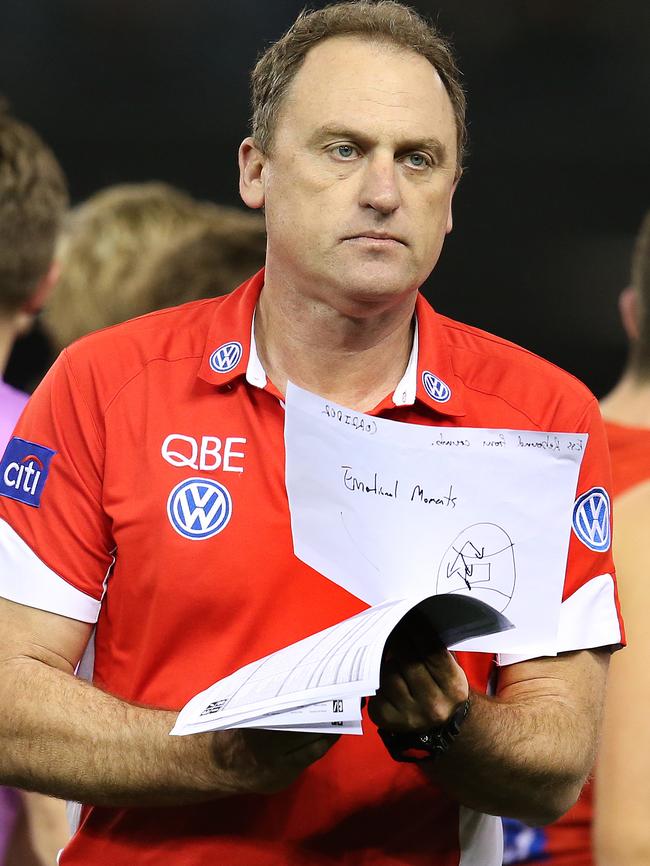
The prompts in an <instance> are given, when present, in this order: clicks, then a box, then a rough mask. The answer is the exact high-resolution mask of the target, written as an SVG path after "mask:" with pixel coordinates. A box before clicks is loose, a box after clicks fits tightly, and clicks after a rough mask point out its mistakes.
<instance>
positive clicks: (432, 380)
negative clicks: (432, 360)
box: [422, 370, 451, 403]
mask: <svg viewBox="0 0 650 866" xmlns="http://www.w3.org/2000/svg"><path fill="white" fill-rule="evenodd" d="M422 384H423V385H424V390H425V391H426V392H427V394H428V395H429V397H431V399H432V400H435V401H436V403H446V402H447V400H449V398H450V397H451V388H450V387H449V385H447V384H446V383H445V382H443V381H442V379H439V378H438V377H437V376H434V375H433V373H431V372H429V370H425V371H424V373H422Z"/></svg>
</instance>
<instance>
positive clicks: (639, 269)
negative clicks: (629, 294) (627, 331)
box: [630, 211, 650, 378]
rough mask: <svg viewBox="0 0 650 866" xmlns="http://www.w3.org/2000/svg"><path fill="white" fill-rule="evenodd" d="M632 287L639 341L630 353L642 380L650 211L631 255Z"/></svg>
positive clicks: (649, 335)
mask: <svg viewBox="0 0 650 866" xmlns="http://www.w3.org/2000/svg"><path fill="white" fill-rule="evenodd" d="M632 286H633V287H634V289H636V292H637V294H638V299H639V308H640V313H641V315H640V321H639V339H638V340H637V341H635V343H634V345H633V346H632V351H631V358H630V360H631V364H632V369H633V370H635V371H636V372H637V373H638V374H639V375H641V376H642V377H643V378H648V377H650V211H647V213H646V215H645V217H644V219H643V221H642V223H641V227H640V229H639V233H638V235H637V237H636V242H635V244H634V253H633V255H632Z"/></svg>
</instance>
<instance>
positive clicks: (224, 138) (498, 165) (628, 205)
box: [0, 0, 650, 395]
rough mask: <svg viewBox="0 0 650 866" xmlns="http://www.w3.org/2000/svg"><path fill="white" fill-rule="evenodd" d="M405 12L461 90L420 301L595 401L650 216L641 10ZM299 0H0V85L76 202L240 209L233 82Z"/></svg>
mask: <svg viewBox="0 0 650 866" xmlns="http://www.w3.org/2000/svg"><path fill="white" fill-rule="evenodd" d="M311 5H312V7H317V6H321V5H324V4H322V3H317V2H316V3H312V4H311ZM412 5H413V6H415V7H416V8H418V9H419V10H420V11H421V12H424V13H425V14H427V15H428V16H430V17H432V18H433V19H434V20H435V21H437V22H438V24H439V26H440V28H441V29H442V31H443V32H444V33H446V34H447V35H449V36H451V37H452V39H453V42H454V44H455V47H456V50H457V53H458V56H459V61H460V65H461V68H462V69H463V71H464V74H465V83H466V87H467V90H468V95H469V124H470V138H471V153H470V156H469V160H468V167H467V171H466V174H465V176H464V178H463V181H462V183H461V186H460V189H459V192H458V193H457V196H456V200H455V201H456V224H455V229H454V232H453V234H452V235H451V236H450V237H449V239H448V240H447V243H446V247H445V251H444V253H443V256H442V259H441V261H440V263H439V265H438V267H437V269H436V270H435V272H434V274H433V276H432V277H431V278H430V279H429V281H428V283H427V284H426V293H427V296H428V297H429V299H430V300H431V301H432V302H433V303H434V305H435V306H436V308H437V309H439V310H440V311H441V312H444V313H445V314H447V315H451V316H453V317H455V318H459V319H462V320H464V321H466V322H469V323H471V324H474V325H477V326H479V327H482V328H485V329H487V330H490V331H494V332H495V333H498V334H500V335H502V336H504V337H507V338H509V339H512V340H515V341H516V342H518V343H522V344H523V345H525V346H527V347H529V348H531V349H533V350H534V351H536V352H539V353H540V354H542V355H544V356H545V357H547V358H550V359H551V360H553V361H555V362H556V363H558V364H560V365H561V366H563V367H566V368H567V369H569V370H570V371H571V372H573V373H575V374H576V375H578V376H579V377H581V378H582V379H584V380H585V381H586V382H587V384H588V385H589V386H590V387H591V388H592V389H593V390H594V391H595V392H596V393H597V394H598V395H601V394H602V393H604V392H605V391H606V390H607V389H608V388H609V387H610V386H611V385H612V384H613V382H614V381H615V379H616V378H617V376H618V374H619V373H620V370H621V367H622V365H623V363H624V359H625V340H624V336H623V332H622V330H621V328H620V325H619V322H618V314H617V307H616V300H617V296H618V293H619V291H620V289H621V288H623V287H624V286H625V284H626V281H627V279H628V266H629V255H630V251H631V246H632V241H633V237H634V234H635V232H636V230H637V228H638V225H639V223H640V221H641V218H642V215H643V213H644V211H645V210H646V209H647V208H648V207H649V206H650V197H649V195H648V192H649V191H650V169H649V162H648V154H650V124H649V122H648V102H649V97H650V52H649V50H648V46H649V45H650V3H648V0H618V2H616V3H614V2H612V0H607V2H605V0H489V2H486V0H440V2H437V3H432V2H415V3H413V4H412ZM301 7H302V3H301V2H298V0H296V2H294V0H270V2H269V0H267V2H264V0H247V2H245V3H230V2H223V0H155V2H154V0H0V91H1V92H4V93H5V95H6V96H7V97H8V98H9V100H10V102H11V104H12V106H13V109H14V112H15V113H16V114H17V115H18V116H19V117H21V118H22V119H24V120H26V121H28V122H29V123H31V124H32V125H34V126H35V127H36V128H37V129H38V130H39V131H40V132H41V134H42V135H43V136H44V138H45V139H46V140H47V141H48V142H49V144H50V145H51V146H52V147H53V149H54V150H55V152H56V153H57V155H58V157H59V158H60V160H61V162H62V164H63V167H64V169H65V171H66V173H67V175H68V178H69V181H70V186H71V192H72V196H73V200H74V201H75V202H77V201H80V200H81V199H83V198H84V197H85V196H87V195H89V194H91V193H92V192H94V191H95V190H97V189H98V188H100V187H102V186H105V185H107V184H111V183H115V182H119V181H124V180H134V181H136V180H137V181H139V180H149V179H153V178H160V179H163V180H166V181H169V182H171V183H174V184H176V185H178V186H180V187H182V188H184V189H187V190H188V191H190V192H192V193H193V194H195V195H197V196H199V197H204V198H211V199H214V200H216V201H220V202H224V203H231V204H235V203H237V202H238V194H237V174H236V149H237V146H238V144H239V142H240V140H241V139H242V138H243V137H244V135H245V134H246V125H247V119H248V103H247V88H248V84H247V75H248V70H249V69H250V67H251V66H252V64H253V62H254V60H255V57H256V55H257V53H258V52H259V51H260V50H261V49H262V48H263V47H264V46H265V45H266V44H267V43H268V42H269V41H271V40H274V39H276V38H277V37H279V36H280V35H281V34H282V32H283V31H284V30H285V29H286V28H287V27H288V26H289V24H290V23H291V21H292V20H293V18H294V17H295V16H296V14H297V13H298V11H299V10H300V9H301ZM32 354H34V352H33V351H32V350H31V349H27V351H25V350H24V349H23V354H22V356H21V358H20V361H19V363H18V364H17V363H16V361H15V360H14V364H13V368H14V369H16V367H19V368H20V367H21V366H22V364H24V363H28V362H29V360H30V357H31V355H32Z"/></svg>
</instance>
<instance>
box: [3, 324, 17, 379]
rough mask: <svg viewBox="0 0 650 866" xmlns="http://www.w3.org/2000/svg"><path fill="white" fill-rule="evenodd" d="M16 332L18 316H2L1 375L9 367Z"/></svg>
mask: <svg viewBox="0 0 650 866" xmlns="http://www.w3.org/2000/svg"><path fill="white" fill-rule="evenodd" d="M16 334H17V330H16V317H15V316H12V315H9V316H0V376H2V375H4V371H5V370H6V369H7V363H8V362H9V355H10V354H11V348H12V346H13V344H14V340H15V339H16Z"/></svg>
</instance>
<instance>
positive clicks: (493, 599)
mask: <svg viewBox="0 0 650 866" xmlns="http://www.w3.org/2000/svg"><path fill="white" fill-rule="evenodd" d="M516 582H517V568H516V564H515V551H514V543H513V541H512V539H511V538H510V536H509V535H508V533H507V532H506V531H505V529H502V528H501V527H500V526H497V525H496V523H474V524H473V525H472V526H468V527H467V529H463V531H462V532H461V533H460V534H459V535H457V536H456V538H455V539H454V541H453V543H452V544H451V545H450V546H449V547H448V548H447V550H446V551H445V553H444V555H443V557H442V560H441V561H440V566H439V567H438V576H437V581H436V593H437V594H442V593H446V592H458V593H462V594H463V595H471V596H473V597H474V598H478V599H480V600H481V601H484V602H485V603H486V604H489V605H490V607H493V608H494V609H495V610H498V611H499V612H501V613H502V612H503V611H504V610H505V609H506V608H507V607H508V605H509V604H510V601H511V600H512V596H513V594H514V591H515V585H516Z"/></svg>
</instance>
